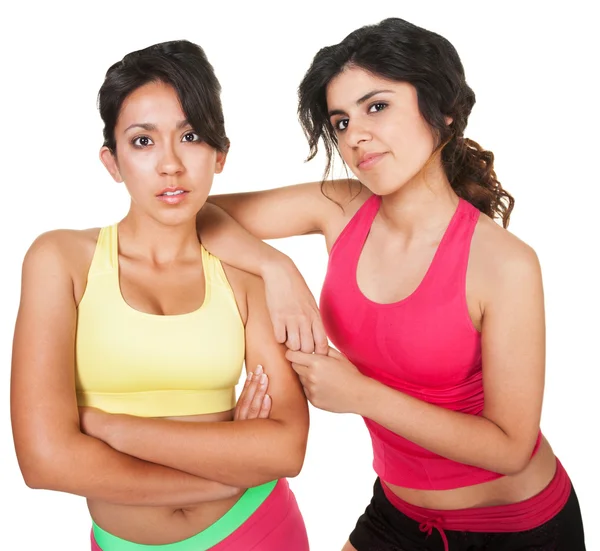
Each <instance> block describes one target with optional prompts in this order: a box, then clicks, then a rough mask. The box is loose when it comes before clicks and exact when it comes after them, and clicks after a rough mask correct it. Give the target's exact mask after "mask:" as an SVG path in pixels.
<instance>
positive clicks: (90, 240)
mask: <svg viewBox="0 0 600 551" xmlns="http://www.w3.org/2000/svg"><path fill="white" fill-rule="evenodd" d="M99 231H100V229H99V228H90V229H85V230H68V229H60V230H52V231H48V232H45V233H42V234H41V235H39V236H38V237H37V238H36V239H35V240H34V241H33V243H32V244H31V246H30V247H29V250H28V251H27V253H26V254H25V258H24V260H23V273H24V274H26V273H27V272H32V271H33V272H37V271H40V270H42V271H45V270H47V269H50V268H52V271H53V272H54V271H55V270H60V271H61V272H64V273H68V274H69V275H70V276H71V278H72V279H73V283H74V285H75V288H76V290H77V288H79V287H81V280H83V285H84V284H85V280H86V278H87V272H88V270H89V266H90V264H91V262H92V257H93V256H94V250H95V247H96V241H97V239H98V233H99ZM77 294H78V293H76V295H77Z"/></svg>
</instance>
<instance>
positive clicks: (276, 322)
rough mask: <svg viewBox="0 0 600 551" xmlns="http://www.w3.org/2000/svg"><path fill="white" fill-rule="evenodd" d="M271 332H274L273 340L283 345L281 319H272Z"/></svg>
mask: <svg viewBox="0 0 600 551" xmlns="http://www.w3.org/2000/svg"><path fill="white" fill-rule="evenodd" d="M273 330H274V331H275V340H276V341H277V342H278V343H279V344H283V343H284V342H285V340H286V332H285V323H283V320H282V319H281V318H279V317H278V318H275V319H273Z"/></svg>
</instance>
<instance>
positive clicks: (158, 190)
mask: <svg viewBox="0 0 600 551" xmlns="http://www.w3.org/2000/svg"><path fill="white" fill-rule="evenodd" d="M115 138H116V143H117V151H116V156H113V155H112V153H111V152H110V151H109V150H108V149H107V148H106V147H103V148H102V150H101V152H100V157H101V159H102V162H103V163H104V165H105V166H106V168H107V169H108V171H109V172H110V173H111V175H112V176H113V178H114V179H115V180H116V181H118V182H121V181H123V182H125V185H126V187H127V190H128V191H129V194H130V195H131V201H132V209H134V210H135V211H137V212H141V213H144V214H146V215H148V216H150V217H152V218H154V219H156V220H158V221H160V222H162V223H164V224H168V225H176V224H180V223H183V222H186V221H189V220H190V219H192V218H195V216H196V214H197V213H198V211H199V210H200V209H201V208H202V206H203V205H204V203H205V202H206V198H207V196H208V194H209V192H210V188H211V186H212V181H213V176H214V175H215V173H219V172H221V170H223V165H224V163H225V157H226V154H223V153H219V152H217V151H216V150H215V149H214V148H213V147H211V146H210V145H208V144H206V143H205V142H203V141H202V140H201V139H200V137H199V136H198V134H196V132H195V131H194V130H193V129H192V127H191V126H190V124H189V122H188V121H187V120H186V116H185V114H184V112H183V110H182V108H181V105H180V103H179V98H178V96H177V93H176V92H175V90H174V89H173V88H172V87H171V86H169V85H167V84H164V83H162V82H151V83H148V84H146V85H144V86H141V87H140V88H138V89H137V90H135V91H134V92H132V93H131V94H130V95H129V96H128V97H127V98H126V99H125V101H124V102H123V105H122V107H121V112H120V113H119V117H118V119H117V124H116V127H115Z"/></svg>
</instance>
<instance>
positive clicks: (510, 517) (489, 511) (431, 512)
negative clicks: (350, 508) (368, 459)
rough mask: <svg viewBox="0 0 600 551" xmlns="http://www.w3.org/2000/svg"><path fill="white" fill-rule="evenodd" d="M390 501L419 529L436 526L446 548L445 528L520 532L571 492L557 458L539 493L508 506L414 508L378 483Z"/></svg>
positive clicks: (549, 512)
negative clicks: (548, 477)
mask: <svg viewBox="0 0 600 551" xmlns="http://www.w3.org/2000/svg"><path fill="white" fill-rule="evenodd" d="M381 486H382V488H383V491H384V493H385V496H386V497H387V499H388V500H389V502H390V503H391V504H392V505H393V506H394V507H395V508H396V509H398V510H399V511H400V512H402V513H404V514H405V515H406V516H407V517H409V518H411V519H413V520H414V521H416V522H420V523H421V525H420V526H419V529H420V530H421V532H425V533H427V535H430V534H431V533H432V531H433V529H434V528H435V529H436V530H438V531H439V533H440V535H441V536H442V540H443V541H444V546H445V547H444V548H445V549H446V551H448V540H447V538H446V534H445V533H444V530H455V531H458V532H523V531H525V530H532V529H533V528H537V527H538V526H541V525H542V524H544V523H546V522H548V521H549V520H551V519H552V518H553V517H555V516H556V515H557V514H558V513H559V512H560V511H561V510H562V508H563V507H564V506H565V504H566V503H567V500H568V499H569V495H570V493H571V481H570V479H569V476H568V475H567V472H566V471H565V469H564V467H563V466H562V464H561V463H560V461H559V460H558V459H556V473H555V474H554V478H552V481H551V482H550V484H548V486H546V488H544V489H543V490H542V491H541V492H540V493H539V494H537V495H535V496H533V497H531V498H529V499H526V500H525V501H520V502H518V503H511V504H508V505H494V506H491V507H473V508H470V509H453V510H437V509H426V508H424V507H417V506H416V505H411V504H410V503H408V502H406V501H404V500H403V499H400V498H399V497H398V496H397V495H396V494H394V493H393V492H392V491H391V490H390V489H389V488H388V486H387V485H386V484H385V483H383V482H382V484H381Z"/></svg>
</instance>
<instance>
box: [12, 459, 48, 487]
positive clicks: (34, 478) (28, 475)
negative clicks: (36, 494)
mask: <svg viewBox="0 0 600 551" xmlns="http://www.w3.org/2000/svg"><path fill="white" fill-rule="evenodd" d="M19 466H20V468H21V474H22V475H23V480H24V482H25V484H26V485H27V487H28V488H31V489H32V490H52V489H53V486H54V485H53V484H52V476H51V473H50V469H49V468H48V465H47V464H46V462H44V461H39V460H36V459H34V458H28V459H27V460H24V461H19Z"/></svg>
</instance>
